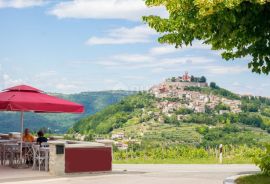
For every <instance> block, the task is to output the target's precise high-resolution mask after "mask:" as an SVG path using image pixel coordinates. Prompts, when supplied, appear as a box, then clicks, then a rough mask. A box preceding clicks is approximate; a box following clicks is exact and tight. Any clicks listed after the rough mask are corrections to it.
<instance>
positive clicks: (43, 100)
mask: <svg viewBox="0 0 270 184" xmlns="http://www.w3.org/2000/svg"><path fill="white" fill-rule="evenodd" d="M3 91H4V92H1V93H0V111H20V112H21V133H22V135H23V115H24V112H37V113H83V111H84V107H83V106H82V105H80V104H77V103H74V102H70V101H67V100H63V99H61V98H58V97H54V96H50V95H47V94H45V93H43V92H42V91H41V90H39V89H36V88H33V87H31V86H26V85H20V86H15V87H12V88H8V89H5V90H3ZM21 143H22V136H21ZM21 145H22V144H21ZM21 149H22V148H21ZM21 156H22V155H21Z"/></svg>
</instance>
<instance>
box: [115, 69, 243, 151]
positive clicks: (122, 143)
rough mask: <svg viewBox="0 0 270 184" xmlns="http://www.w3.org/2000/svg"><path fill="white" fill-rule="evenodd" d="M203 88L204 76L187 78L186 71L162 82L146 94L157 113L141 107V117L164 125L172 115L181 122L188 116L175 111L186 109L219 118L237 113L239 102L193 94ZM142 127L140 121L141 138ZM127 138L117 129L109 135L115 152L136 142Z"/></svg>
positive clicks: (199, 93)
mask: <svg viewBox="0 0 270 184" xmlns="http://www.w3.org/2000/svg"><path fill="white" fill-rule="evenodd" d="M212 87H215V86H212ZM203 88H206V89H208V88H209V85H208V83H207V79H206V78H205V77H204V76H202V77H194V76H189V75H188V73H187V72H186V73H185V74H184V75H183V76H179V77H172V78H169V79H166V80H165V81H164V82H162V83H160V84H158V85H155V86H153V87H151V88H150V89H149V91H148V93H149V94H151V95H154V96H155V98H156V99H157V100H156V103H155V106H156V107H157V109H159V110H158V111H155V112H153V111H148V110H147V109H145V108H143V109H142V110H143V114H142V117H147V116H150V117H152V118H153V119H156V123H159V124H160V125H162V124H164V122H165V120H164V117H171V116H173V115H176V118H177V121H185V119H186V118H187V117H189V115H188V114H185V113H180V114H178V113H176V112H177V111H179V109H184V110H189V111H190V113H207V111H213V112H214V113H217V114H220V115H222V114H225V113H235V114H236V113H240V112H241V101H240V100H236V99H229V98H225V97H222V96H218V95H214V94H211V93H210V94H206V93H203V92H201V91H196V89H203ZM210 88H211V87H210ZM217 107H222V108H217ZM146 124H147V122H142V125H141V126H140V132H141V134H142V135H143V134H144V133H145V132H148V131H149V130H147V128H146V127H147V126H146ZM150 127H151V126H150ZM150 129H151V128H150ZM128 137H129V136H128V135H126V133H125V132H123V131H121V130H120V131H116V132H113V133H112V135H111V139H112V140H114V141H115V146H116V147H117V148H118V149H119V150H126V149H128V145H129V143H130V142H138V140H136V139H129V138H128Z"/></svg>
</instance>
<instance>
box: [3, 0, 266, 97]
mask: <svg viewBox="0 0 270 184" xmlns="http://www.w3.org/2000/svg"><path fill="white" fill-rule="evenodd" d="M151 14H153V15H159V16H162V17H166V16H168V15H167V12H166V10H165V9H164V7H156V8H148V7H146V6H145V4H144V2H143V0H0V78H1V79H0V89H5V88H7V87H10V86H14V85H17V84H27V85H32V86H34V87H37V88H40V89H42V90H44V91H47V92H59V93H79V92H83V91H101V90H119V89H123V90H146V89H148V88H149V87H151V86H152V85H155V84H158V83H160V82H162V81H163V80H165V79H166V78H169V77H173V76H181V75H183V73H184V72H185V71H188V72H189V74H191V75H194V76H206V78H207V80H208V82H211V81H214V82H216V83H217V84H218V85H219V86H221V87H223V88H226V89H229V90H232V91H233V92H236V93H240V94H253V95H260V96H270V82H269V79H270V78H269V76H267V75H258V74H254V73H252V72H251V71H250V70H249V69H248V66H247V64H248V61H249V59H250V58H243V59H241V60H240V59H239V60H234V61H225V60H223V59H222V58H221V56H220V53H221V52H220V51H213V50H211V47H210V46H209V45H205V44H202V42H200V41H194V43H193V45H192V46H189V47H183V48H178V49H175V48H174V46H172V45H164V44H160V43H158V41H157V38H158V37H159V36H160V35H159V34H158V33H156V32H155V31H154V30H153V29H150V28H149V27H148V26H147V25H146V24H145V23H144V22H142V20H141V17H142V16H144V15H151Z"/></svg>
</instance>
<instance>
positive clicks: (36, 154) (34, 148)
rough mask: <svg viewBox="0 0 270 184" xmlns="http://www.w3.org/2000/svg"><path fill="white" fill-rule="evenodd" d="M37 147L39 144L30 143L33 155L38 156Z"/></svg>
mask: <svg viewBox="0 0 270 184" xmlns="http://www.w3.org/2000/svg"><path fill="white" fill-rule="evenodd" d="M39 148H40V146H39V145H36V144H33V145H32V149H33V155H34V157H38V156H39V155H40V151H39Z"/></svg>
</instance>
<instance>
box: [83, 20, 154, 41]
mask: <svg viewBox="0 0 270 184" xmlns="http://www.w3.org/2000/svg"><path fill="white" fill-rule="evenodd" d="M156 34H157V33H156V32H155V31H154V30H153V29H150V28H149V27H147V26H145V25H140V26H136V27H133V28H127V27H121V28H117V29H112V30H110V31H109V32H108V35H106V36H104V37H95V36H94V37H91V38H89V39H88V40H87V41H86V44H87V45H113V44H134V43H147V42H151V39H150V38H151V36H153V35H156Z"/></svg>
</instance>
